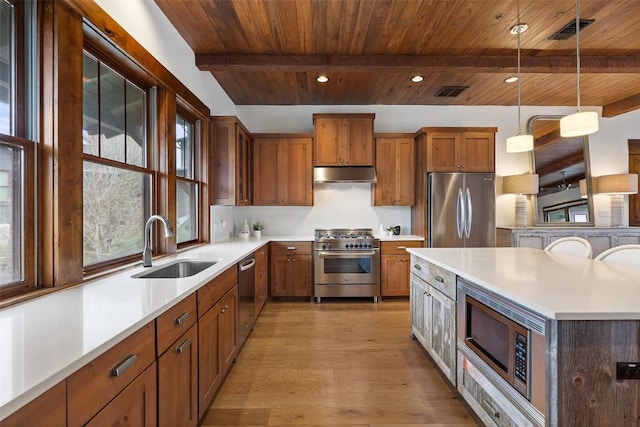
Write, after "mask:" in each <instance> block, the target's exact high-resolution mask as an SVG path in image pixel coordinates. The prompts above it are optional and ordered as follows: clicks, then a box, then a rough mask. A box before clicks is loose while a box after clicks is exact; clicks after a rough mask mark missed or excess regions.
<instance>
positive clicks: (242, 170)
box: [236, 125, 253, 206]
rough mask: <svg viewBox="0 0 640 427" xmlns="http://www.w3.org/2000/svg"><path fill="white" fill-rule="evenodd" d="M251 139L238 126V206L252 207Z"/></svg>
mask: <svg viewBox="0 0 640 427" xmlns="http://www.w3.org/2000/svg"><path fill="white" fill-rule="evenodd" d="M251 158H252V153H251V137H250V136H249V134H248V133H246V132H245V131H244V129H242V128H241V127H240V126H238V125H236V183H237V189H236V204H237V205H238V206H248V205H251V196H252V182H253V180H252V165H251Z"/></svg>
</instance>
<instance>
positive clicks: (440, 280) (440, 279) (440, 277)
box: [435, 276, 444, 283]
mask: <svg viewBox="0 0 640 427" xmlns="http://www.w3.org/2000/svg"><path fill="white" fill-rule="evenodd" d="M435 279H436V282H440V283H444V279H443V278H442V276H436V277H435Z"/></svg>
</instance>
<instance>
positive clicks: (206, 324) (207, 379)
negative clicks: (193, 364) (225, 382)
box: [198, 305, 222, 418]
mask: <svg viewBox="0 0 640 427" xmlns="http://www.w3.org/2000/svg"><path fill="white" fill-rule="evenodd" d="M219 316H220V307H219V306H218V305H214V306H213V307H211V309H210V310H209V311H207V312H206V313H205V314H204V315H203V316H202V317H200V319H199V320H198V371H199V379H198V380H199V383H198V418H202V416H204V413H205V412H206V410H207V408H208V407H209V403H211V400H213V396H214V395H215V392H216V390H217V389H218V386H219V385H220V382H221V381H222V369H221V367H222V363H221V362H220V355H219V349H218V336H219V335H220V330H219V328H220V327H219V321H218V317H219Z"/></svg>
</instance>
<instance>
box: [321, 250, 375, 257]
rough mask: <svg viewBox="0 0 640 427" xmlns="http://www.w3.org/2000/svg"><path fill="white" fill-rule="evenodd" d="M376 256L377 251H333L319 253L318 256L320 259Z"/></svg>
mask: <svg viewBox="0 0 640 427" xmlns="http://www.w3.org/2000/svg"><path fill="white" fill-rule="evenodd" d="M375 254H377V252H376V251H371V252H348V251H347V252H331V251H318V255H320V257H340V258H344V255H349V256H350V257H352V256H374V255H375Z"/></svg>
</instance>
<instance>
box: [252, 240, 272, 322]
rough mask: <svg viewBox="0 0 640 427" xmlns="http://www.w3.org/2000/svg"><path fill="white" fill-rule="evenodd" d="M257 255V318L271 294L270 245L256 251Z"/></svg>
mask: <svg viewBox="0 0 640 427" xmlns="http://www.w3.org/2000/svg"><path fill="white" fill-rule="evenodd" d="M255 256H256V297H255V300H254V301H255V315H256V319H257V318H258V315H260V312H261V311H262V307H264V304H265V303H266V302H267V296H268V294H269V245H264V246H262V247H261V248H259V249H258V250H257V251H256V252H255Z"/></svg>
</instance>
